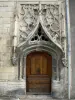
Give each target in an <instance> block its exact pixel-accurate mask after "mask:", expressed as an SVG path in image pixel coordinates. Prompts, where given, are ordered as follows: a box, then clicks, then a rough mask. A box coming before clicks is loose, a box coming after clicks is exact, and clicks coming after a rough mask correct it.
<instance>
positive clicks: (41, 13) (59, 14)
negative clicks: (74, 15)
mask: <svg viewBox="0 0 75 100" xmlns="http://www.w3.org/2000/svg"><path fill="white" fill-rule="evenodd" d="M20 6H21V9H20V12H19V44H21V43H23V42H24V43H25V42H26V41H27V39H28V37H29V36H32V35H33V34H35V33H36V31H37V30H38V27H39V24H41V26H42V28H43V30H44V33H45V34H46V35H47V36H48V37H49V38H50V40H51V41H52V42H53V43H54V44H56V45H57V46H58V45H59V47H60V49H61V50H63V52H65V46H64V43H65V42H64V40H65V38H64V37H65V35H64V34H65V32H64V30H65V28H64V27H65V26H64V23H65V21H64V19H65V16H64V13H65V11H64V8H63V9H62V7H60V5H59V4H21V5H20ZM60 9H61V10H60ZM35 29H36V30H35ZM34 30H35V31H34ZM31 33H33V34H31ZM30 34H31V35H30ZM33 36H34V35H33ZM34 38H37V40H39V38H40V37H34ZM34 38H32V40H34Z"/></svg>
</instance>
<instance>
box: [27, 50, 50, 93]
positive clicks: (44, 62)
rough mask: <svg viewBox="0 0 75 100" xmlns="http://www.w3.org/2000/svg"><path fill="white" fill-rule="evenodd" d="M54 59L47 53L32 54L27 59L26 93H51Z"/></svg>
mask: <svg viewBox="0 0 75 100" xmlns="http://www.w3.org/2000/svg"><path fill="white" fill-rule="evenodd" d="M51 77H52V57H51V56H50V55H49V54H48V53H46V52H32V53H30V54H29V55H28V56H27V59H26V92H29V93H32V94H34V93H35V94H40V93H42V94H46V93H51Z"/></svg>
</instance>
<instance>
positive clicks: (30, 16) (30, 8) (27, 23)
mask: <svg viewBox="0 0 75 100" xmlns="http://www.w3.org/2000/svg"><path fill="white" fill-rule="evenodd" d="M38 15H39V13H38V5H36V4H35V5H32V4H27V5H26V4H25V5H21V10H20V15H19V16H20V19H19V20H20V23H19V24H20V28H19V36H20V37H19V40H20V42H23V41H25V40H26V38H27V36H28V35H29V34H30V33H31V32H32V31H33V30H34V28H35V27H36V25H37V21H38Z"/></svg>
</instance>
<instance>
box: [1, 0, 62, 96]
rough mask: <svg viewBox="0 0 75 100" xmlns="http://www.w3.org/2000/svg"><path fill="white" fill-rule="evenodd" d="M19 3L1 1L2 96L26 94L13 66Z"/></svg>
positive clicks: (14, 0)
mask: <svg viewBox="0 0 75 100" xmlns="http://www.w3.org/2000/svg"><path fill="white" fill-rule="evenodd" d="M28 1H30V0H28ZM33 1H35V0H33ZM37 1H39V0H37ZM40 1H43V0H40ZM52 1H53V0H52ZM54 1H58V0H54ZM59 1H61V0H59ZM18 2H21V0H10V1H9V0H2V1H1V0H0V95H9V96H10V95H11V94H13V95H15V94H17V95H18V94H20V93H22V94H21V95H23V94H24V93H25V91H24V90H25V86H26V85H25V81H24V80H23V81H21V80H18V67H17V66H13V65H12V64H11V56H12V47H13V44H12V41H13V33H14V21H15V13H16V3H18ZM23 2H24V0H23ZM19 90H20V91H19ZM21 90H22V91H21ZM10 91H11V92H10Z"/></svg>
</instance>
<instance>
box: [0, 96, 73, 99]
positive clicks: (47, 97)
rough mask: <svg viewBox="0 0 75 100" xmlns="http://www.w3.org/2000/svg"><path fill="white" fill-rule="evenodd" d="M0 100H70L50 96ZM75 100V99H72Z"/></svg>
mask: <svg viewBox="0 0 75 100" xmlns="http://www.w3.org/2000/svg"><path fill="white" fill-rule="evenodd" d="M0 100H68V99H55V98H52V97H50V96H49V95H26V96H22V97H20V98H17V97H15V98H14V97H0ZM72 100H75V99H72Z"/></svg>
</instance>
